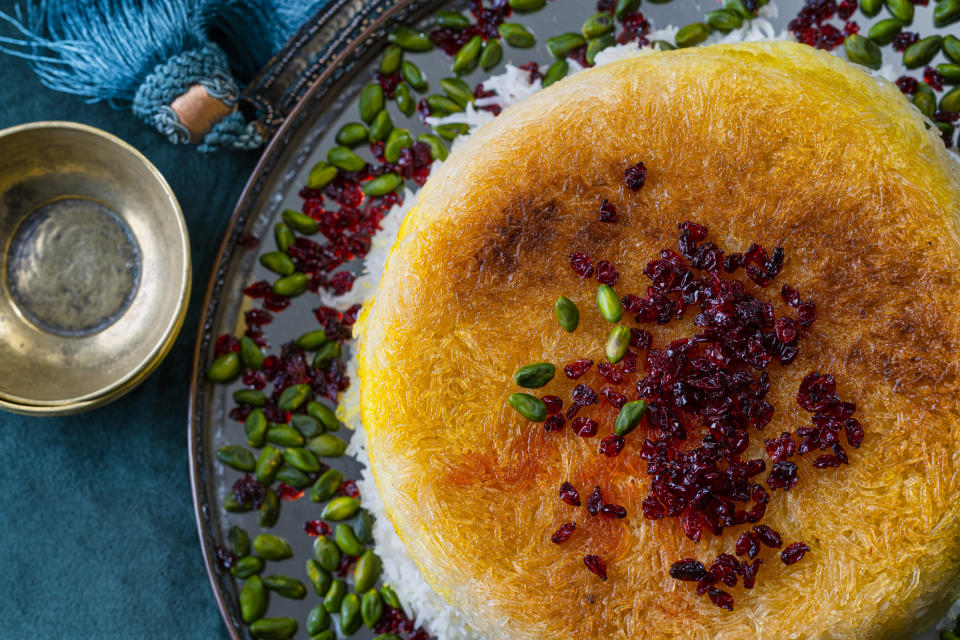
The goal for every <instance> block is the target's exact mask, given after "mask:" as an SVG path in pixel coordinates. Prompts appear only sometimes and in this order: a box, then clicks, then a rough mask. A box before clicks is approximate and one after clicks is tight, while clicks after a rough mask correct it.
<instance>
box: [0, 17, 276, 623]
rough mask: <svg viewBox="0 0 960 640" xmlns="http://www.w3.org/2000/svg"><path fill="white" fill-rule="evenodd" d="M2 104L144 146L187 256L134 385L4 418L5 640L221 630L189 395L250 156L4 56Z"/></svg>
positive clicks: (1, 613)
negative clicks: (179, 313) (105, 402)
mask: <svg viewBox="0 0 960 640" xmlns="http://www.w3.org/2000/svg"><path fill="white" fill-rule="evenodd" d="M13 6H14V2H13V1H11V0H0V10H3V11H5V12H8V13H12V8H13ZM0 100H2V102H0V127H8V126H12V125H16V124H21V123H24V122H31V121H35V120H72V121H76V122H82V123H86V124H89V125H93V126H96V127H100V128H102V129H105V130H107V131H109V132H111V133H113V134H115V135H117V136H119V137H121V138H123V139H124V140H126V141H127V142H129V143H130V144H132V145H133V146H134V147H136V148H137V149H139V150H140V151H141V152H143V153H144V154H145V155H146V156H147V157H148V158H149V159H150V160H151V162H153V163H154V164H155V165H156V166H157V167H158V168H159V169H160V171H161V172H162V173H163V175H164V176H166V178H167V181H168V182H169V183H170V185H171V186H172V187H173V190H174V192H176V194H177V197H178V198H179V200H180V204H181V206H182V208H183V213H184V216H185V217H186V220H187V226H188V227H189V230H190V243H191V248H192V253H193V293H192V296H191V302H190V309H189V313H188V315H187V320H186V324H185V325H184V328H183V331H182V333H181V334H180V338H179V340H178V341H177V343H176V345H175V346H174V348H173V352H172V353H171V354H170V355H169V356H168V357H167V359H166V360H165V361H164V363H163V364H162V365H161V367H160V369H159V370H158V371H156V372H155V373H154V374H153V375H152V376H151V377H150V378H149V379H148V380H147V381H146V382H145V383H144V384H143V385H141V386H140V387H139V388H137V389H136V390H135V391H133V392H132V393H130V394H129V395H127V396H125V397H124V398H122V399H120V400H119V401H117V402H115V403H114V404H112V405H109V406H107V407H104V408H101V409H98V410H96V411H93V412H90V413H85V414H81V415H77V416H69V417H64V418H46V419H39V418H25V417H21V416H15V415H12V414H8V413H3V412H0V479H2V481H3V491H2V493H0V521H2V526H0V550H2V552H0V557H2V561H0V566H2V570H0V620H2V621H3V622H2V623H0V638H58V639H63V638H70V639H72V638H82V639H93V638H124V639H131V638H158V639H160V638H162V639H169V638H204V639H208V638H212V639H217V638H227V637H228V635H227V633H226V629H225V628H224V625H223V622H222V621H221V619H220V614H219V612H218V610H217V607H216V603H215V601H214V599H213V594H212V591H211V589H210V585H209V582H208V581H207V576H206V572H205V570H204V566H203V558H202V557H201V554H200V546H199V541H198V538H197V532H196V527H195V525H194V518H193V505H192V502H191V498H190V483H189V478H188V475H187V437H186V436H187V394H188V385H189V372H190V363H191V359H192V355H193V344H194V334H195V332H196V326H197V321H198V308H199V305H200V301H201V299H202V297H203V294H204V290H205V289H206V284H207V277H208V275H209V273H210V269H211V267H212V263H213V258H214V255H215V253H216V250H217V247H218V246H219V243H220V238H221V236H222V234H223V231H224V229H225V227H226V224H227V221H228V220H229V218H230V213H231V211H232V210H233V206H234V204H235V202H236V200H237V198H238V196H239V195H240V191H241V189H242V187H243V184H244V182H245V181H246V178H247V176H249V174H250V172H251V171H252V170H253V167H254V164H255V162H256V159H257V155H258V154H257V153H256V152H252V153H246V154H238V153H226V154H220V155H216V156H205V155H201V154H199V153H197V152H196V151H195V150H193V149H192V148H187V147H175V146H173V145H170V144H169V143H168V142H166V140H164V139H163V138H162V137H161V136H160V135H159V134H158V133H157V132H155V131H152V130H151V129H149V128H148V127H147V126H146V125H145V124H144V123H142V122H140V121H139V120H137V119H135V118H134V117H133V115H132V114H131V113H130V112H129V111H115V110H113V109H111V108H110V107H108V106H106V105H104V104H93V105H91V104H85V103H84V102H83V100H82V99H80V98H76V97H73V96H65V95H62V94H58V93H54V92H52V91H49V90H47V89H46V88H45V87H43V86H42V85H41V84H40V83H39V82H38V81H37V79H36V77H35V76H34V75H33V73H32V72H31V71H30V69H29V68H28V67H27V65H26V64H25V63H23V62H22V61H20V60H17V59H14V58H11V57H9V56H3V57H0ZM0 366H3V360H2V354H0Z"/></svg>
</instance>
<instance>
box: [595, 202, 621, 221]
mask: <svg viewBox="0 0 960 640" xmlns="http://www.w3.org/2000/svg"><path fill="white" fill-rule="evenodd" d="M619 220H620V216H618V215H617V208H616V207H615V206H613V203H611V202H610V201H609V200H607V199H604V200H603V202H601V203H600V222H618V221H619Z"/></svg>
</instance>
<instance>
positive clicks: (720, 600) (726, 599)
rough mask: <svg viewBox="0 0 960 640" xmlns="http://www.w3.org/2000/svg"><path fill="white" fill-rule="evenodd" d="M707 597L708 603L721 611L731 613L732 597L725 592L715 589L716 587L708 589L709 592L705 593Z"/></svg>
mask: <svg viewBox="0 0 960 640" xmlns="http://www.w3.org/2000/svg"><path fill="white" fill-rule="evenodd" d="M707 595H709V596H710V602H712V603H713V604H715V605H716V606H718V607H720V608H721V609H726V610H727V611H733V596H731V595H730V594H729V593H727V592H726V591H723V590H722V589H717V588H716V587H710V590H709V591H707Z"/></svg>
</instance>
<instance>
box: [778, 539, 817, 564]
mask: <svg viewBox="0 0 960 640" xmlns="http://www.w3.org/2000/svg"><path fill="white" fill-rule="evenodd" d="M808 551H810V547H808V546H807V545H806V544H805V543H803V542H794V543H793V544H791V545H789V546H787V548H786V549H784V550H783V551H781V552H780V559H781V560H782V561H783V564H785V565H791V564H795V563H797V562H800V561H801V560H803V556H804V555H806V553H807V552H808Z"/></svg>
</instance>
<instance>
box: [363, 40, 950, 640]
mask: <svg viewBox="0 0 960 640" xmlns="http://www.w3.org/2000/svg"><path fill="white" fill-rule="evenodd" d="M933 131H935V130H933ZM639 161H643V162H644V163H645V165H646V167H647V168H648V170H649V173H648V174H647V177H646V185H645V186H644V187H643V189H642V190H640V191H637V192H634V191H631V190H630V189H628V188H627V186H626V184H625V182H624V169H625V168H626V167H628V166H630V165H633V164H635V163H637V162H639ZM602 199H609V201H610V202H611V203H613V204H614V205H615V207H616V209H617V211H618V213H619V222H617V223H615V224H605V223H602V222H599V219H598V213H597V212H598V209H599V203H600V202H601V200H602ZM958 219H960V171H958V168H957V164H956V163H955V161H954V160H952V159H951V158H950V157H949V156H948V154H947V152H946V151H945V149H944V147H943V145H942V143H941V142H940V141H939V140H938V139H937V137H936V136H935V134H934V133H933V132H931V131H930V130H927V128H926V126H925V124H924V122H923V120H922V118H921V117H920V115H919V114H918V113H917V112H916V110H915V109H913V108H912V107H911V106H910V105H909V104H908V102H907V101H906V100H905V98H904V97H903V96H902V95H901V94H900V92H899V91H898V90H897V89H896V87H895V86H894V85H892V84H890V83H888V82H885V81H878V80H876V79H874V78H871V77H870V76H868V75H867V74H866V73H864V72H863V71H861V70H859V69H857V68H855V67H853V66H851V65H849V64H847V63H846V62H844V61H842V60H839V59H837V58H835V57H832V56H830V55H827V54H824V53H822V52H818V51H816V50H814V49H812V48H810V47H806V46H803V45H797V44H791V43H783V42H778V43H774V42H767V43H751V44H743V45H733V46H720V45H718V46H711V47H706V48H700V49H689V50H681V51H675V52H665V53H657V54H650V55H645V56H638V57H635V58H631V59H628V60H623V61H620V62H616V63H612V64H609V65H606V66H603V67H598V68H594V69H591V70H587V71H584V72H583V73H580V74H578V75H576V76H574V77H572V78H569V79H566V80H564V81H561V82H559V83H557V84H556V85H554V86H552V87H550V88H549V89H547V90H544V91H542V92H540V93H538V94H536V95H534V96H533V97H531V98H529V99H527V100H526V101H524V102H523V103H521V104H518V105H516V106H514V107H512V108H510V109H508V110H507V111H505V112H504V113H503V114H502V115H500V116H499V117H498V118H497V119H496V120H495V121H494V122H492V123H491V124H489V125H487V126H485V127H483V128H482V129H481V130H480V131H478V132H477V133H476V134H475V135H473V136H472V137H471V138H470V139H469V140H468V141H467V142H466V143H465V144H464V145H463V146H462V147H461V148H460V149H459V150H458V152H457V153H455V154H454V155H453V156H452V157H451V159H450V160H448V161H447V162H445V163H444V164H443V166H442V167H441V168H440V169H439V171H438V172H437V173H436V174H435V175H434V176H433V177H432V178H431V179H430V181H429V182H428V184H427V185H426V186H425V187H424V189H423V191H422V192H421V194H420V196H419V201H418V204H417V205H416V207H415V208H414V209H413V210H412V211H411V212H410V213H409V214H408V216H407V218H406V219H405V221H404V223H403V226H402V228H401V230H400V235H399V238H398V240H397V243H396V245H395V246H394V248H393V250H392V252H391V254H390V257H389V260H388V262H387V267H386V270H385V272H384V275H383V279H382V281H381V284H380V288H379V289H378V291H377V295H376V298H375V300H373V301H372V302H371V303H368V305H367V307H366V308H365V310H364V313H363V316H362V317H361V322H360V329H361V332H362V344H361V346H360V353H359V375H360V378H361V385H362V386H361V393H362V405H361V409H362V419H363V423H364V427H365V429H366V432H367V434H368V450H369V456H370V461H371V466H372V470H373V473H374V476H375V479H376V481H377V486H378V488H379V490H380V493H381V495H382V497H383V500H384V503H385V505H386V509H387V512H388V514H389V516H390V518H391V520H392V522H393V524H394V526H395V528H396V530H397V532H398V533H399V535H400V537H401V539H402V540H403V542H404V544H405V546H406V549H407V551H408V552H409V554H410V556H411V557H412V558H414V560H415V561H416V562H417V564H418V565H419V567H420V569H421V570H422V572H423V574H424V576H425V577H426V579H427V581H428V582H429V583H430V585H431V586H432V587H433V588H434V589H435V590H436V592H437V593H439V594H440V595H441V596H442V597H443V598H444V599H445V600H446V601H447V602H448V603H449V604H450V605H451V606H453V607H454V608H455V609H456V610H457V611H458V612H459V613H460V614H461V615H462V616H463V617H464V619H465V620H466V621H467V622H468V623H469V625H470V626H471V627H472V628H473V629H475V630H476V631H477V632H478V633H479V634H480V635H482V636H483V637H484V638H487V639H488V640H501V639H503V640H506V639H510V640H514V639H516V640H519V639H524V640H533V639H547V638H550V639H554V638H602V639H611V640H613V639H623V640H626V639H627V638H631V639H632V638H657V639H659V638H684V639H690V638H704V639H706V638H718V639H719V638H723V639H727V640H733V639H736V640H747V639H752V638H758V639H759V638H763V639H764V640H773V639H778V638H805V639H809V638H864V639H866V638H869V639H871V640H878V639H880V638H894V637H903V636H909V634H910V633H911V632H916V631H919V630H920V629H922V628H923V627H924V626H925V625H927V624H929V623H931V622H932V621H934V620H935V619H936V618H937V617H938V616H940V615H942V614H943V613H944V611H945V609H946V607H947V606H948V604H949V602H950V601H951V600H952V599H953V598H955V597H956V596H957V594H958V575H960V517H958V516H960V447H958V445H957V443H958V442H960V389H958V360H960V356H958V352H960V314H957V312H956V311H957V300H958V299H960V282H958V276H957V273H958V272H960V236H958V228H957V223H958ZM685 220H693V221H696V222H699V223H702V224H704V225H706V226H707V227H709V229H710V236H709V238H708V239H709V240H712V241H714V242H716V243H717V245H718V246H719V247H720V248H721V249H723V250H724V251H726V252H728V253H729V252H733V251H743V250H745V249H746V248H747V246H748V245H749V244H750V243H751V242H753V241H756V242H758V243H760V244H761V245H764V246H766V247H769V248H772V247H779V246H782V247H784V249H785V251H786V260H785V263H784V266H783V270H782V272H781V273H780V275H779V276H778V277H777V278H776V279H775V280H774V281H773V283H772V284H771V285H770V286H769V287H766V288H760V287H757V286H755V285H754V284H752V283H749V282H747V280H746V278H745V277H743V272H742V271H738V272H737V273H736V274H734V275H733V276H732V277H735V278H737V279H740V280H743V281H744V282H747V288H748V289H749V290H750V292H751V293H752V294H754V295H756V296H757V297H758V298H760V299H761V300H764V301H766V300H769V301H771V302H774V303H775V304H777V305H778V308H777V314H778V315H780V314H781V313H783V312H784V309H783V304H782V303H781V302H780V301H779V295H778V294H779V291H780V286H781V284H783V283H789V284H791V285H793V286H795V287H797V289H799V291H801V292H802V294H803V296H804V297H809V298H812V299H813V300H814V301H815V302H816V304H817V309H818V312H819V317H818V319H817V321H816V323H815V324H814V325H813V327H812V328H811V329H810V330H809V332H808V333H807V335H806V336H805V337H804V339H803V341H802V343H801V344H800V353H799V356H798V357H797V358H796V360H795V361H794V362H793V363H792V364H791V365H789V366H781V365H780V364H778V363H773V364H771V365H770V367H769V369H768V371H769V373H770V380H771V388H770V391H769V395H768V396H767V399H768V400H769V401H770V403H771V404H772V405H773V407H774V408H775V412H774V414H773V419H772V421H771V423H770V424H769V425H768V426H767V427H766V429H765V431H764V432H763V433H760V432H758V431H756V430H755V429H751V430H750V436H751V440H750V445H749V449H748V450H747V451H746V452H745V453H744V454H743V458H744V459H748V458H757V457H760V458H765V459H766V454H765V453H764V451H763V439H764V438H773V437H776V436H777V435H778V434H780V433H781V432H783V431H789V432H793V431H794V430H795V429H796V428H797V427H798V426H802V425H809V424H810V416H811V414H809V413H807V412H805V411H803V410H802V409H801V408H800V407H799V406H798V404H797V401H796V399H795V398H796V395H797V390H798V387H799V385H800V383H801V380H802V379H803V378H804V376H806V375H807V374H808V373H809V372H812V371H820V372H824V373H827V372H829V373H831V374H833V375H834V376H835V377H836V380H837V385H838V392H839V395H840V397H841V398H843V399H844V400H851V401H854V402H856V405H857V409H856V411H857V413H856V417H857V419H859V421H860V422H861V423H862V424H863V426H864V429H865V431H866V438H865V440H864V442H863V445H862V446H861V447H860V448H858V449H852V448H848V452H849V455H850V464H849V465H842V466H841V467H839V468H831V469H814V468H813V465H812V462H813V459H814V458H815V457H816V456H817V455H819V454H820V452H810V453H808V454H806V455H804V456H794V457H793V458H792V460H793V461H794V462H796V463H797V465H798V466H799V477H800V482H799V483H798V484H797V486H796V487H795V488H793V489H791V490H790V491H783V490H775V491H770V495H771V500H770V503H769V505H768V508H767V511H766V515H765V517H764V518H763V520H762V521H761V522H762V523H763V524H767V525H770V526H772V527H773V528H774V529H776V530H777V531H779V532H780V533H781V534H782V535H783V538H784V546H786V544H787V543H789V542H792V541H804V542H805V543H806V544H808V545H809V546H810V552H809V553H807V555H806V557H805V558H804V559H803V560H802V561H801V562H799V563H797V564H794V565H792V566H785V565H784V564H783V563H782V562H781V561H780V558H779V550H771V549H765V550H764V552H763V553H762V554H761V557H762V558H764V564H763V566H762V568H761V570H760V574H759V577H758V579H757V584H756V587H755V588H754V589H753V590H751V591H746V590H744V589H743V587H742V586H740V585H738V586H736V587H735V588H727V587H724V588H725V589H727V590H728V591H730V592H731V593H732V594H733V595H734V596H735V597H736V606H735V608H734V610H733V611H725V610H722V609H718V608H716V607H715V606H713V605H712V604H711V602H710V600H709V599H707V598H706V597H698V596H697V595H696V594H695V592H694V588H693V587H694V585H693V584H692V583H689V582H679V581H677V580H674V579H672V578H671V577H670V575H669V568H670V566H671V564H672V563H674V562H676V561H677V560H679V559H681V558H698V559H700V560H703V561H704V562H705V563H706V562H708V561H709V560H711V559H713V558H716V557H717V555H718V554H720V553H723V552H729V553H733V548H734V546H735V544H736V540H737V537H738V536H739V535H740V533H742V532H743V531H745V530H747V527H746V526H734V527H729V528H727V529H725V530H724V531H723V533H722V534H720V535H711V534H710V533H709V532H707V533H705V535H704V538H703V540H702V541H701V542H699V543H696V544H695V543H694V542H692V541H691V540H690V539H688V538H687V537H685V536H684V534H683V532H682V530H681V526H680V519H679V518H664V519H662V520H647V519H645V518H644V517H643V515H642V508H641V502H642V500H643V499H644V498H645V497H646V496H647V494H648V492H649V490H650V478H649V477H648V476H647V475H646V473H645V465H646V463H645V462H644V461H643V460H642V459H641V458H640V456H639V449H640V445H641V444H642V443H643V439H644V437H646V436H647V433H646V432H647V426H646V425H645V424H641V426H640V427H639V428H637V429H636V430H635V431H634V432H633V433H631V434H629V435H627V436H626V447H625V449H624V450H623V451H622V453H620V455H618V456H617V457H614V458H608V457H606V456H602V455H600V454H598V451H597V447H598V444H599V441H600V439H601V438H602V437H604V436H605V435H608V434H609V433H610V431H611V426H612V425H613V421H614V418H615V417H616V413H617V412H616V410H615V409H613V408H612V407H611V406H609V405H608V404H606V403H605V402H604V401H603V400H602V399H601V401H600V403H599V404H597V405H594V406H592V407H589V408H587V409H585V410H584V413H583V414H581V415H589V416H590V417H592V418H594V419H595V420H597V421H598V422H599V424H600V433H599V434H598V435H597V436H596V437H592V438H581V437H577V435H576V434H574V433H573V432H572V431H571V430H570V429H569V428H564V429H563V430H561V431H559V432H555V433H548V432H546V431H545V430H544V428H543V426H542V425H541V424H535V423H532V422H530V421H528V420H526V419H524V418H523V417H521V416H520V415H519V414H518V413H517V412H515V411H514V410H513V409H511V408H510V406H508V404H507V397H508V396H509V395H510V394H511V393H513V392H516V391H522V390H521V389H519V388H518V387H517V386H516V385H515V384H514V382H513V380H512V376H513V374H514V372H515V371H516V370H517V369H518V368H519V367H521V366H523V365H526V364H529V363H531V362H540V361H545V362H551V363H553V364H555V365H557V370H558V371H557V376H556V377H555V378H554V379H553V380H552V381H551V382H550V383H549V384H548V385H547V386H546V387H544V388H543V389H539V390H537V391H534V392H531V393H533V394H535V395H537V396H541V395H543V394H552V395H556V396H560V397H561V398H563V399H564V402H565V406H564V408H565V409H566V407H567V403H568V402H569V398H570V391H571V389H572V388H573V387H574V385H576V384H579V383H586V384H588V385H590V386H592V387H593V388H594V389H598V388H599V387H600V386H601V385H602V384H603V381H602V380H601V379H600V378H599V377H598V376H597V375H596V367H594V368H593V369H591V371H590V372H588V373H587V374H586V375H585V376H584V377H583V378H581V379H579V380H576V381H574V380H568V379H567V378H566V377H565V376H564V375H563V373H562V367H563V365H565V364H567V363H569V362H572V361H574V360H577V359H578V358H583V357H587V358H591V359H593V360H594V361H596V362H603V361H604V357H603V345H604V342H605V340H606V336H607V333H608V332H609V331H610V327H611V326H612V325H611V324H609V323H607V322H606V321H605V320H604V319H603V318H602V317H601V316H600V314H599V312H598V311H597V308H596V303H595V296H596V282H593V284H591V282H590V280H586V279H583V280H581V278H580V277H579V276H577V275H576V274H575V273H574V272H573V271H572V270H571V268H570V263H569V256H570V254H571V252H583V253H586V254H588V255H590V256H592V257H594V259H595V260H597V259H604V260H609V261H610V262H612V263H613V264H614V265H615V267H616V268H617V270H618V271H619V272H620V274H621V277H620V281H619V283H618V284H617V287H616V288H617V291H618V292H619V293H620V295H623V294H625V293H627V292H633V293H637V294H638V295H642V294H643V292H644V291H645V290H646V287H647V285H648V284H649V280H648V279H647V278H646V277H645V276H644V275H643V274H642V271H643V269H644V267H645V265H646V264H647V262H648V261H650V260H653V259H655V258H656V257H657V256H658V254H659V251H660V250H661V248H665V247H669V248H672V249H676V234H677V226H678V224H679V223H681V222H683V221H685ZM561 295H562V296H567V297H569V298H571V299H572V300H574V301H575V302H576V303H577V305H578V306H579V309H580V315H581V319H580V326H579V328H578V329H577V331H576V332H574V333H566V332H565V331H563V330H562V329H561V328H560V327H559V326H558V324H557V322H556V321H555V320H554V318H553V314H552V309H553V303H554V301H555V300H557V298H558V296H561ZM787 311H789V310H787ZM694 315H695V314H694V313H692V312H691V313H688V314H687V315H686V316H685V317H684V318H683V320H682V321H676V320H675V321H673V322H671V323H670V324H667V325H665V326H662V327H661V326H657V325H655V324H647V325H637V324H636V323H634V322H633V318H632V314H626V315H625V316H624V320H623V322H622V324H625V325H627V326H631V327H638V326H639V327H642V328H644V329H648V330H650V332H651V333H652V334H653V344H654V348H665V346H666V345H667V344H668V343H669V342H670V341H671V340H674V339H677V338H680V337H684V336H690V335H692V334H693V333H695V332H696V328H695V327H694V326H693V317H694ZM644 359H645V358H644V356H643V354H642V352H641V356H640V362H641V365H640V366H641V372H642V367H643V362H644ZM641 375H642V373H641ZM621 391H622V392H623V393H626V394H628V395H630V397H631V399H634V398H636V397H638V396H637V393H636V391H635V390H634V389H631V388H625V389H621ZM568 424H569V421H568ZM691 428H692V429H694V430H696V429H700V427H699V426H697V425H692V427H691ZM767 464H768V467H767V469H768V470H769V468H770V467H769V460H767ZM766 477H767V473H764V474H763V475H762V476H760V477H759V478H762V480H760V481H761V482H763V481H765V480H766ZM563 481H570V482H571V483H573V485H574V486H575V487H577V488H578V490H579V492H580V495H581V497H582V498H583V499H584V501H586V498H587V496H588V495H589V493H590V490H591V488H592V487H593V486H594V485H602V486H603V487H604V496H605V498H606V499H609V500H610V501H611V502H616V503H617V504H620V505H622V506H624V507H625V508H626V511H627V517H626V518H624V519H608V518H603V517H600V516H597V517H591V516H589V515H588V514H587V512H586V510H585V508H584V507H577V508H574V507H572V506H569V505H567V504H565V503H563V502H561V501H560V500H559V499H558V493H557V487H558V485H559V484H560V483H561V482H563ZM567 521H575V522H576V523H577V529H576V532H575V535H574V536H573V537H571V538H570V540H568V541H567V542H565V543H564V544H561V545H557V544H552V543H551V541H550V534H551V533H553V532H554V531H556V529H557V527H558V525H559V524H560V523H562V522H567ZM585 554H597V555H599V556H600V557H601V558H603V559H604V560H605V561H606V563H607V566H608V574H609V579H607V580H606V581H601V580H600V579H599V578H598V577H597V576H596V575H594V574H592V573H590V572H589V571H587V570H586V568H585V567H584V562H583V558H584V555H585ZM743 559H745V558H743Z"/></svg>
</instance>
